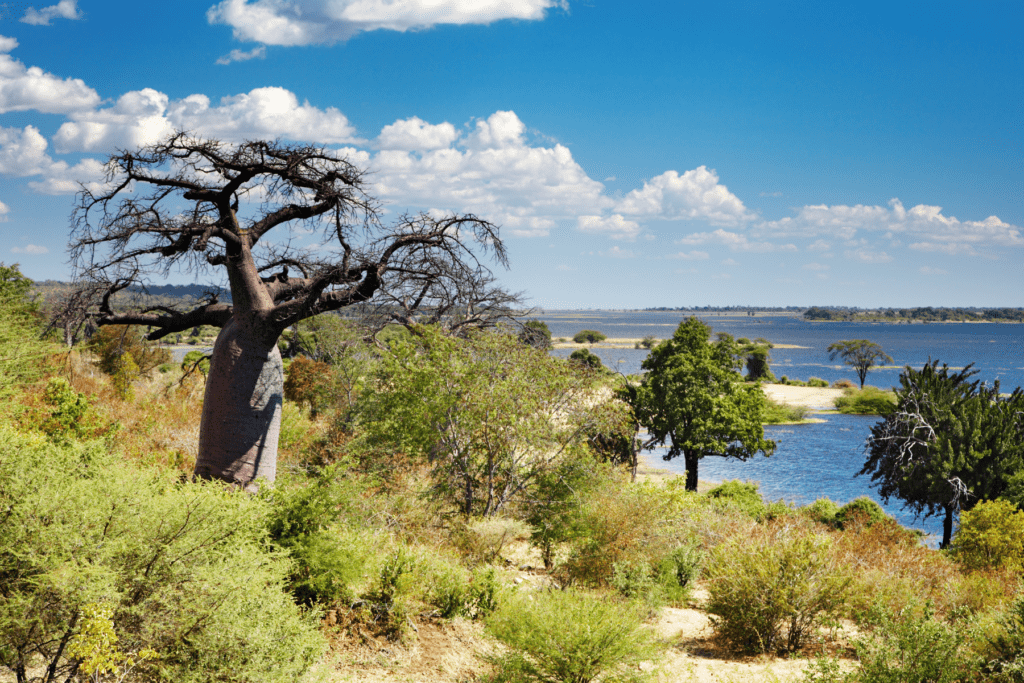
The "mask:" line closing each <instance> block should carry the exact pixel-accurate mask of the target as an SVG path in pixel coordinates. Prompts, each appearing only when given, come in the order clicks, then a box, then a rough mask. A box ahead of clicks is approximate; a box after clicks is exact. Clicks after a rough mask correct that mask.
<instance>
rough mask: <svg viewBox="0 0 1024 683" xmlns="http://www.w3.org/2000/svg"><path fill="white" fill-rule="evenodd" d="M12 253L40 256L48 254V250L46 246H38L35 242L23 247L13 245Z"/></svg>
mask: <svg viewBox="0 0 1024 683" xmlns="http://www.w3.org/2000/svg"><path fill="white" fill-rule="evenodd" d="M11 253H12V254H28V255H29V256H41V255H43V254H49V253H50V250H49V249H47V248H46V247H40V246H39V245H36V244H26V245H25V246H24V247H14V248H12V249H11Z"/></svg>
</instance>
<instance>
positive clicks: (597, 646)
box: [487, 590, 659, 683]
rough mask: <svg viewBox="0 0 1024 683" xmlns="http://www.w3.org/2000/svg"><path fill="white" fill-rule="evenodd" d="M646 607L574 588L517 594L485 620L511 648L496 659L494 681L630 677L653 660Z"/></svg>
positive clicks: (583, 681)
mask: <svg viewBox="0 0 1024 683" xmlns="http://www.w3.org/2000/svg"><path fill="white" fill-rule="evenodd" d="M644 614H645V611H644V610H642V609H640V608H639V607H637V606H635V605H633V604H630V603H623V602H620V601H617V600H614V601H613V600H607V599H601V598H600V597H597V596H593V595H590V594H587V593H581V592H577V591H573V590H566V591H545V592H537V593H532V594H529V595H523V594H520V595H518V596H515V597H514V598H512V599H510V600H509V601H508V602H507V603H505V604H504V605H502V607H500V608H499V609H498V611H497V612H495V613H494V615H492V616H491V617H490V618H489V619H488V620H487V627H488V630H489V631H490V632H491V633H492V634H493V635H494V636H495V637H496V638H497V639H498V640H500V641H502V642H503V643H504V644H505V645H507V646H508V648H509V649H510V653H509V654H508V655H506V656H504V657H501V658H500V659H497V660H495V663H496V664H497V667H496V668H497V671H496V673H495V675H494V676H493V677H492V680H493V681H510V682H511V681H536V682H538V683H555V682H556V681H571V682H573V683H589V682H590V681H594V680H596V679H598V678H601V680H607V681H612V680H623V679H626V680H629V679H635V678H636V677H637V674H636V673H635V667H636V666H637V665H638V664H639V663H640V662H643V661H649V660H652V659H655V658H656V657H657V656H658V655H659V652H658V643H657V638H656V636H655V634H654V633H653V632H652V631H651V630H649V629H646V628H644V627H643V621H644Z"/></svg>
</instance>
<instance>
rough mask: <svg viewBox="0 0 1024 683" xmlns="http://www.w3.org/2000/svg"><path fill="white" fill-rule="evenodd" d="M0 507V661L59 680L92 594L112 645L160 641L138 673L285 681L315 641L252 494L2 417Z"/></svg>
mask: <svg viewBox="0 0 1024 683" xmlns="http://www.w3.org/2000/svg"><path fill="white" fill-rule="evenodd" d="M0 510H3V513H2V514H3V523H2V524H0V595H3V596H4V597H3V600H0V668H7V669H10V670H12V672H13V671H14V670H17V669H19V668H20V667H23V666H28V665H31V666H33V667H34V666H38V665H40V664H41V665H43V666H46V665H52V666H54V667H55V668H56V673H57V675H58V676H59V677H60V680H64V679H66V678H69V676H71V675H72V670H73V669H74V667H75V666H76V664H77V662H76V661H75V660H74V659H67V658H64V657H62V656H61V652H60V648H61V643H62V642H66V639H67V638H70V637H71V636H73V635H74V634H75V633H76V622H77V619H78V616H79V615H80V614H81V613H82V612H83V610H85V609H86V608H87V607H88V606H90V605H105V606H108V607H109V609H110V621H111V623H112V628H113V630H114V633H115V635H116V636H117V639H118V642H119V643H120V645H119V647H120V648H121V651H122V652H126V653H130V652H136V653H138V652H140V651H142V650H144V649H152V650H154V651H155V652H156V653H157V655H158V657H157V658H154V659H150V660H147V661H145V662H143V663H141V664H140V665H139V667H138V668H137V669H136V673H137V674H138V675H139V676H140V677H141V678H140V679H142V680H173V681H182V682H190V681H196V682H199V681H204V682H205V681H211V680H231V681H239V682H241V681H253V682H257V681H259V682H273V681H281V682H284V681H295V680H300V679H301V678H302V677H303V675H304V673H305V672H306V671H307V670H308V668H309V667H310V666H311V665H312V663H313V662H314V661H316V660H317V659H318V658H319V656H320V654H321V652H322V651H323V647H324V642H323V639H322V637H321V636H320V634H319V632H318V629H317V623H316V618H315V615H314V614H311V613H305V612H303V611H302V610H300V608H299V607H297V606H296V605H295V603H294V602H293V601H292V598H291V596H290V595H289V594H288V592H287V591H286V590H285V577H286V575H287V573H288V570H289V566H290V561H289V560H288V559H287V557H286V556H285V555H284V554H283V553H280V552H275V551H273V550H271V549H270V548H269V547H268V546H267V544H266V532H265V525H266V519H267V516H268V509H267V505H266V503H265V502H264V501H263V500H262V499H260V498H258V497H254V496H251V495H248V494H246V493H243V492H239V491H233V490H231V489H229V488H228V487H226V486H223V485H221V484H216V483H202V482H199V483H180V482H179V481H178V480H177V473H176V472H173V471H169V470H157V469H145V468H140V467H134V466H131V465H128V464H125V463H123V462H121V461H120V458H119V456H118V455H116V454H112V453H110V452H109V449H108V448H107V447H105V445H104V444H102V443H99V442H97V443H94V444H88V445H80V444H69V445H56V444H54V443H52V442H50V441H48V440H46V439H45V438H43V437H31V436H25V435H19V434H16V433H14V432H12V431H10V430H9V429H8V428H4V427H0ZM30 657H31V658H32V661H29V658H30Z"/></svg>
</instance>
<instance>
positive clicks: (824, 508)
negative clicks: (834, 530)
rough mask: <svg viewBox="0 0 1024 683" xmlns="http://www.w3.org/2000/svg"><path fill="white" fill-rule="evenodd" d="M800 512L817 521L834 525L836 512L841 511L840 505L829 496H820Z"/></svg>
mask: <svg viewBox="0 0 1024 683" xmlns="http://www.w3.org/2000/svg"><path fill="white" fill-rule="evenodd" d="M800 512H801V513H803V514H804V515H806V516H808V517H810V518H811V519H813V520H814V521H815V522H821V523H822V524H827V525H828V526H832V527H834V526H836V513H837V512H839V506H838V505H836V504H835V503H834V502H833V501H831V500H829V499H828V498H819V499H818V500H816V501H814V502H813V503H811V504H810V505H808V506H806V507H804V508H802V509H801V510H800Z"/></svg>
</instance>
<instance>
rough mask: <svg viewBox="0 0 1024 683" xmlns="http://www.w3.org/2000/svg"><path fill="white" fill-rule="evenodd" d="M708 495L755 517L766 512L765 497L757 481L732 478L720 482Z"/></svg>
mask: <svg viewBox="0 0 1024 683" xmlns="http://www.w3.org/2000/svg"><path fill="white" fill-rule="evenodd" d="M706 495H707V497H708V498H710V499H713V500H717V501H720V502H722V503H727V504H731V505H734V506H735V507H737V508H738V509H740V510H742V511H743V512H744V513H745V514H747V515H750V516H751V517H753V518H754V519H758V518H760V517H761V515H763V514H764V508H765V504H764V499H762V498H761V494H760V493H758V491H757V483H756V482H750V481H739V480H738V479H732V480H730V481H726V482H723V483H721V484H719V485H718V486H716V487H715V488H713V489H711V490H710V491H708V492H707V494H706Z"/></svg>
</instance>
